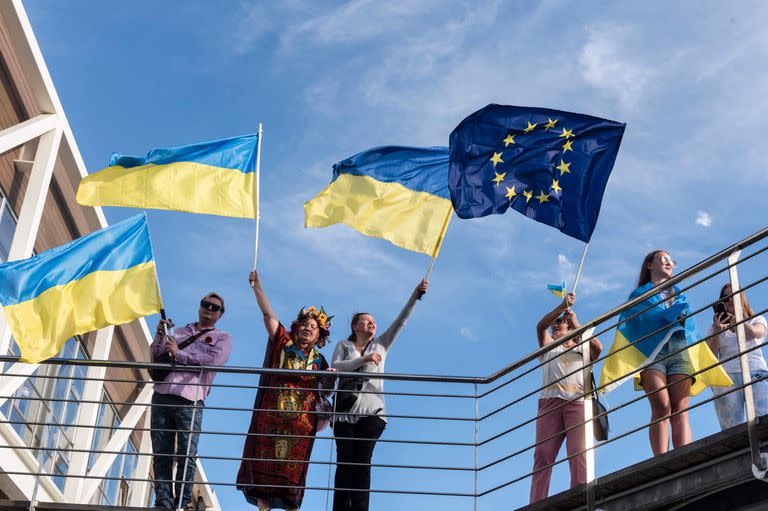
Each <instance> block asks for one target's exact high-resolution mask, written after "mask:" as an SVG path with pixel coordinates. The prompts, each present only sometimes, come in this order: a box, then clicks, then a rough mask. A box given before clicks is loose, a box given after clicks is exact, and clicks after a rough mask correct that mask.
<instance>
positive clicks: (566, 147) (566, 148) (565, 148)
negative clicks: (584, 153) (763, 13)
mask: <svg viewBox="0 0 768 511" xmlns="http://www.w3.org/2000/svg"><path fill="white" fill-rule="evenodd" d="M571 144H573V140H566V141H565V144H563V153H565V152H566V151H573V148H572V147H571Z"/></svg>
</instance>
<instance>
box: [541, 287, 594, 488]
mask: <svg viewBox="0 0 768 511" xmlns="http://www.w3.org/2000/svg"><path fill="white" fill-rule="evenodd" d="M575 302H576V295H575V294H573V293H569V294H568V296H566V297H565V299H564V300H563V302H562V303H561V304H560V305H558V306H557V307H555V308H554V309H552V310H551V311H550V312H549V313H547V314H546V315H544V317H543V318H541V321H539V323H538V325H536V335H537V336H538V339H539V346H541V347H544V346H546V345H547V344H550V343H551V342H554V340H555V339H559V338H561V337H562V336H564V335H566V334H567V333H568V332H571V331H573V330H576V329H577V328H579V326H580V325H579V321H578V319H576V314H575V313H574V312H573V311H572V310H571V308H570V307H571V306H572V305H573V304H574V303H575ZM561 314H562V316H561ZM550 330H551V331H552V333H551V334H550ZM580 341H581V339H580V338H576V339H571V340H569V341H567V342H565V343H563V344H561V345H560V346H558V347H557V348H553V349H551V350H550V351H548V352H547V353H545V354H543V355H542V356H541V357H540V358H539V360H540V361H541V362H543V365H542V366H541V374H542V391H541V394H540V396H539V409H538V416H537V418H536V443H537V444H538V445H537V446H536V448H535V449H534V451H533V470H534V472H535V473H534V474H533V476H532V477H531V503H534V502H536V501H539V500H542V499H545V498H547V495H548V494H549V482H550V479H551V478H552V464H553V463H554V462H555V459H556V458H557V453H558V451H559V450H560V447H562V445H563V441H565V442H566V450H567V452H568V455H569V456H571V455H574V454H576V453H578V452H581V453H582V454H581V455H579V456H574V457H573V458H570V459H569V460H568V463H569V464H570V468H571V488H575V487H576V486H579V485H581V484H584V483H586V482H587V459H586V456H585V455H584V454H583V451H584V448H585V443H584V424H583V423H584V397H583V394H584V373H583V371H582V370H581V369H582V368H583V367H584V365H583V360H582V352H583V350H584V349H585V348H586V347H587V346H586V345H584V344H579V342H580ZM588 346H589V358H590V360H595V359H596V358H597V357H598V356H599V355H600V352H601V351H602V350H603V345H602V344H600V341H599V340H597V337H595V338H592V339H590V341H589V345H588ZM570 373H574V374H570ZM579 424H580V425H579ZM569 428H572V429H569ZM566 430H568V431H566Z"/></svg>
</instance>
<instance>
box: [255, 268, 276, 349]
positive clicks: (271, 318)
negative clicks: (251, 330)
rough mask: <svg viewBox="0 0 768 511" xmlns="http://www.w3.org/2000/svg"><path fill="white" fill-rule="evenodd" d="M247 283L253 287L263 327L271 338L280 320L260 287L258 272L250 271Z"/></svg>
mask: <svg viewBox="0 0 768 511" xmlns="http://www.w3.org/2000/svg"><path fill="white" fill-rule="evenodd" d="M248 283H249V284H250V285H251V287H252V288H253V294H254V295H255V296H256V302H257V303H258V304H259V309H261V313H262V314H263V315H264V327H265V328H266V329H267V335H269V338H270V339H272V337H274V335H275V332H277V327H278V326H279V325H280V321H279V320H278V319H277V315H276V314H275V312H274V311H273V310H272V306H271V305H270V304H269V300H268V299H267V294H266V293H265V292H264V288H262V287H261V280H259V272H257V271H255V270H254V271H252V272H251V274H250V275H248Z"/></svg>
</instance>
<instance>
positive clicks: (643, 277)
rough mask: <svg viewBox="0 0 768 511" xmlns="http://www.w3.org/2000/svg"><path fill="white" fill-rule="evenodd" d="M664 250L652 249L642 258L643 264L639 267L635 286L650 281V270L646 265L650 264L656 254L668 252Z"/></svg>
mask: <svg viewBox="0 0 768 511" xmlns="http://www.w3.org/2000/svg"><path fill="white" fill-rule="evenodd" d="M668 253H669V252H667V251H666V250H654V251H653V252H651V253H650V254H648V255H647V256H645V259H643V265H642V266H641V267H640V276H639V277H638V278H637V287H640V286H644V285H646V284H647V283H649V282H650V281H651V270H650V268H648V265H649V264H651V261H653V258H654V257H656V254H668Z"/></svg>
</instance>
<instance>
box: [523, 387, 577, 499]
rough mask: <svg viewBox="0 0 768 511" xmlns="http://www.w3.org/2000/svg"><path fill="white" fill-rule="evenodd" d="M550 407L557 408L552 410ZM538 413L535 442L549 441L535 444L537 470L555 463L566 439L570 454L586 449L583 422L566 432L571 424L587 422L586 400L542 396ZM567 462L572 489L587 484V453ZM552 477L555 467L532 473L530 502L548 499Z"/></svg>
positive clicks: (534, 466)
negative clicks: (585, 416)
mask: <svg viewBox="0 0 768 511" xmlns="http://www.w3.org/2000/svg"><path fill="white" fill-rule="evenodd" d="M561 405H562V406H561ZM558 407H559V408H558ZM555 409H556V410H555ZM550 410H554V411H552V412H550ZM547 412H550V413H547ZM544 414H546V415H544ZM538 415H539V416H540V417H539V418H538V419H536V443H539V442H541V441H542V440H545V439H547V438H549V440H547V441H546V442H544V443H542V444H539V445H537V446H536V447H535V450H534V451H533V469H534V470H538V469H541V468H543V467H547V466H548V465H551V464H552V463H554V462H555V459H556V458H557V453H558V451H559V450H560V447H561V446H562V445H563V440H565V442H566V444H565V446H566V450H567V452H568V455H569V456H570V455H571V454H574V453H577V452H581V451H583V450H584V448H585V443H584V426H583V425H581V426H578V427H575V428H573V429H572V430H570V431H567V432H565V431H564V430H566V429H568V428H570V427H571V426H574V425H576V424H579V423H582V422H584V402H583V401H575V402H569V401H566V400H565V399H559V398H548V399H539V413H538ZM542 415H543V417H542ZM550 437H551V438H550ZM568 463H569V464H570V466H571V488H574V487H576V486H579V485H580V484H584V483H586V482H587V458H586V456H585V455H584V454H581V455H579V456H574V457H573V458H571V459H569V460H568ZM551 478H552V467H548V468H543V470H541V471H539V472H536V473H535V474H533V476H532V478H531V503H533V502H536V501H538V500H541V499H545V498H547V496H548V495H549V481H550V479H551Z"/></svg>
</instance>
